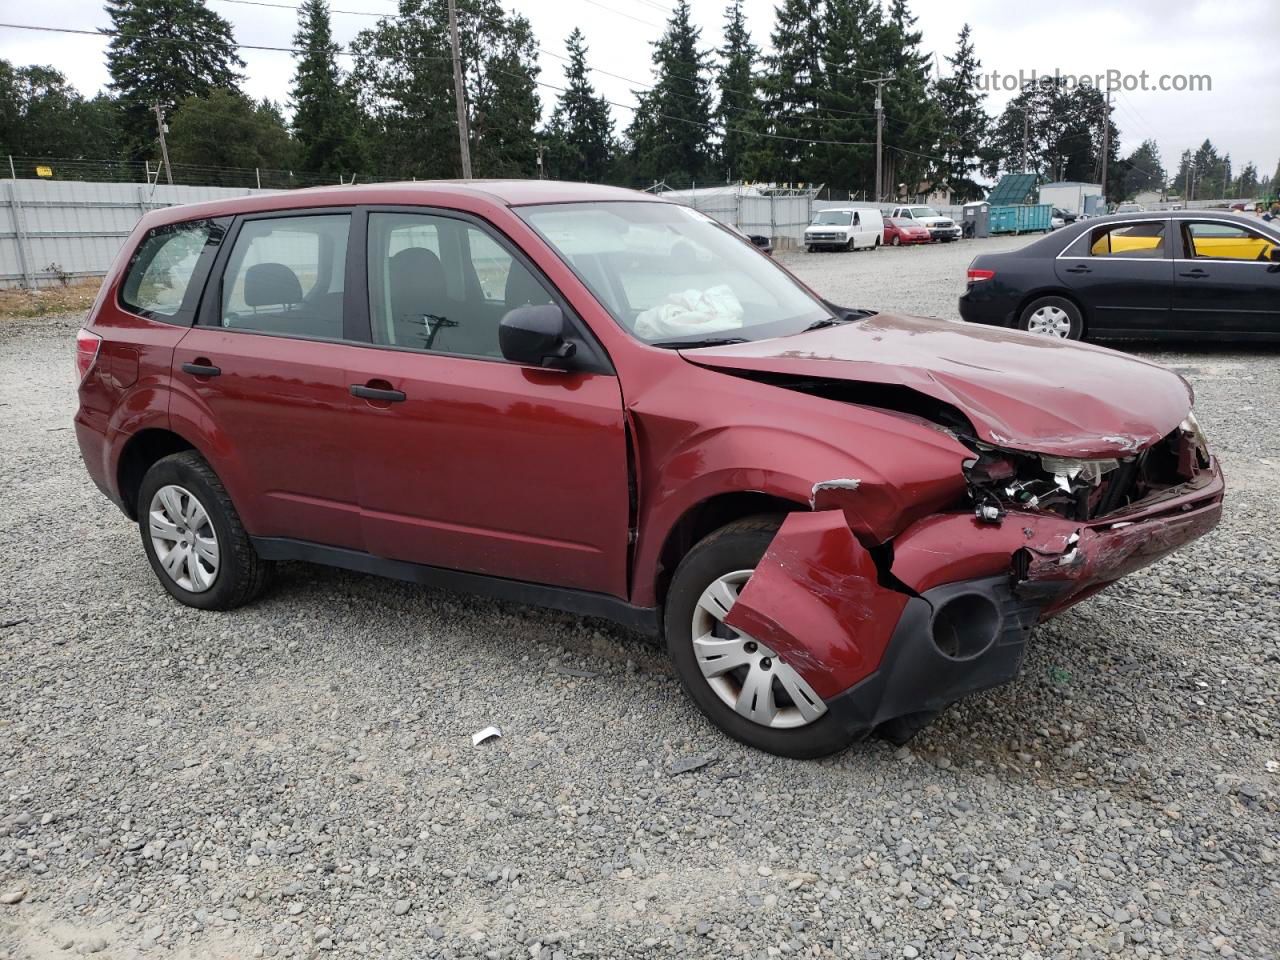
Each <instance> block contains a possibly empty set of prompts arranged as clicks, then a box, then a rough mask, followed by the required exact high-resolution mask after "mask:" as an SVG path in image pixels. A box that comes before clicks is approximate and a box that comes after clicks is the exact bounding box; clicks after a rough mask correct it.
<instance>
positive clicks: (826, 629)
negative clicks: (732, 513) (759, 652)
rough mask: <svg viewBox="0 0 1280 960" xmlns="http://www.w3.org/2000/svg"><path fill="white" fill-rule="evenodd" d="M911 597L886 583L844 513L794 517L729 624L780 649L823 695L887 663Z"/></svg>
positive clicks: (744, 591) (735, 607)
mask: <svg viewBox="0 0 1280 960" xmlns="http://www.w3.org/2000/svg"><path fill="white" fill-rule="evenodd" d="M908 599H909V598H908V597H907V595H906V594H905V593H900V592H898V591H896V590H890V589H887V588H885V587H882V586H881V585H880V584H879V582H878V579H877V572H876V564H875V560H874V559H873V558H872V556H871V554H870V553H869V552H868V551H867V549H866V548H865V547H864V546H863V545H862V544H861V543H859V542H858V538H857V537H856V536H854V533H853V531H852V530H851V529H850V527H849V524H848V522H847V521H846V519H845V515H844V513H843V512H842V511H841V510H838V509H830V510H819V511H816V512H813V513H792V514H788V516H787V518H786V520H784V521H783V523H782V526H781V527H780V528H779V530H778V533H777V535H776V536H775V537H774V538H773V542H772V543H770V544H769V549H768V550H767V551H766V552H765V555H764V557H763V559H761V561H760V563H759V565H758V566H757V567H756V569H755V573H753V574H752V575H751V579H750V580H748V581H747V584H746V586H745V587H743V588H742V592H741V593H740V594H739V595H738V599H737V601H736V602H735V603H734V605H733V608H732V609H731V610H730V611H729V614H728V616H726V617H725V623H726V624H728V625H729V626H731V627H733V628H734V629H735V630H738V631H739V632H741V633H745V634H747V635H748V636H750V637H752V638H754V639H755V640H758V641H760V642H761V643H763V644H765V645H766V646H768V647H769V648H770V649H772V650H773V651H774V652H775V653H776V654H778V656H780V657H782V659H783V660H784V661H786V663H788V664H789V665H790V666H792V667H793V668H794V669H795V670H796V671H797V672H799V674H800V675H801V676H802V677H803V678H804V679H805V681H806V682H807V683H808V684H809V686H810V687H812V688H813V690H814V692H815V693H817V694H818V696H820V697H822V698H823V699H827V698H830V697H833V696H835V695H836V694H837V693H840V692H841V691H843V690H847V689H849V688H850V687H852V686H853V685H854V684H856V683H857V682H858V681H859V680H862V679H863V678H864V677H867V676H868V675H870V674H871V673H872V672H874V671H875V669H876V668H877V667H878V666H879V664H880V660H881V658H882V657H883V656H884V651H885V647H886V645H887V644H888V642H889V638H890V637H891V636H892V635H893V630H894V627H895V626H896V625H897V623H898V620H899V618H900V616H901V615H902V610H903V607H905V606H906V604H907V600H908Z"/></svg>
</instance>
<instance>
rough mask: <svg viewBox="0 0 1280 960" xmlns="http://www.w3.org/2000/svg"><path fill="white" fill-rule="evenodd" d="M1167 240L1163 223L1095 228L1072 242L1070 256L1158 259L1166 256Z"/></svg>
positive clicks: (1127, 224)
mask: <svg viewBox="0 0 1280 960" xmlns="http://www.w3.org/2000/svg"><path fill="white" fill-rule="evenodd" d="M1164 241H1165V223H1164V221H1155V222H1144V223H1126V224H1118V225H1113V226H1104V227H1095V228H1094V229H1092V230H1088V231H1086V232H1085V233H1084V234H1083V235H1082V236H1081V237H1080V239H1079V240H1077V241H1076V242H1075V243H1073V244H1072V245H1071V250H1070V251H1069V252H1068V254H1067V255H1068V256H1074V257H1120V258H1123V259H1125V260H1132V259H1134V258H1139V259H1148V258H1149V259H1152V260H1159V259H1161V258H1162V257H1164V251H1165V242H1164Z"/></svg>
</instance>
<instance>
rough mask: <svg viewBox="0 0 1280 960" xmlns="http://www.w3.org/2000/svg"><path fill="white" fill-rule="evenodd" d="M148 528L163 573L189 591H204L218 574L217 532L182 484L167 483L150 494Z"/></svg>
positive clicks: (202, 509) (203, 509)
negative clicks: (153, 493)
mask: <svg viewBox="0 0 1280 960" xmlns="http://www.w3.org/2000/svg"><path fill="white" fill-rule="evenodd" d="M147 531H148V533H149V534H150V536H151V546H152V547H153V548H154V549H155V552H156V559H157V560H158V561H160V567H161V569H162V570H164V572H165V574H166V575H167V576H168V577H169V579H170V580H172V581H173V582H174V583H176V584H177V585H178V586H180V587H181V588H182V589H183V590H187V591H190V592H191V593H204V592H205V591H206V590H208V589H209V588H210V587H212V586H213V584H214V581H215V580H217V578H218V534H217V532H216V531H214V529H213V523H212V522H211V521H210V520H209V514H208V512H207V511H206V510H205V508H204V506H203V505H202V504H201V503H200V501H199V500H197V499H196V498H195V495H194V494H192V493H191V491H190V490H188V489H186V488H185V487H180V486H178V485H177V484H172V483H171V484H169V485H168V486H164V487H161V488H160V489H159V490H157V491H156V492H155V495H154V496H153V497H152V498H151V506H150V508H149V509H148V510H147Z"/></svg>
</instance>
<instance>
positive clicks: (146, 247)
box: [120, 220, 226, 321]
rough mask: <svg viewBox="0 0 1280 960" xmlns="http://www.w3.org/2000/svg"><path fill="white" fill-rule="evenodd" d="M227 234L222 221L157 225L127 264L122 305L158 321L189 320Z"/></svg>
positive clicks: (122, 287) (121, 288) (121, 290)
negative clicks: (204, 281)
mask: <svg viewBox="0 0 1280 960" xmlns="http://www.w3.org/2000/svg"><path fill="white" fill-rule="evenodd" d="M225 232H226V226H225V223H223V222H220V221H214V220H194V221H191V222H189V223H171V224H166V225H165V226H163V227H156V228H155V229H154V230H152V231H151V232H150V233H148V234H147V235H146V236H145V237H143V239H142V242H141V243H140V244H138V249H137V250H136V251H134V254H133V258H132V259H131V260H130V261H129V267H128V271H127V272H126V274H125V278H124V283H123V284H122V285H121V287H120V303H121V305H122V306H123V307H124V308H125V309H126V310H129V311H131V312H133V313H137V314H141V315H142V316H144V317H149V318H152V319H156V320H170V321H178V320H180V319H181V317H183V316H188V315H189V314H190V313H191V311H192V310H194V308H195V300H196V297H197V296H198V295H199V289H198V288H199V287H200V280H201V279H203V277H204V274H205V271H206V270H207V269H208V264H209V260H210V259H211V258H212V256H213V252H214V251H215V250H216V249H217V246H218V244H219V243H221V241H222V237H223V235H224V234H225Z"/></svg>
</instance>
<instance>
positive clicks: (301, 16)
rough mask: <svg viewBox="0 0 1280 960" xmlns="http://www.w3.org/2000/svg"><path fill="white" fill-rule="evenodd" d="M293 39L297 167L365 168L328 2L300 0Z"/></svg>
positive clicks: (334, 171)
mask: <svg viewBox="0 0 1280 960" xmlns="http://www.w3.org/2000/svg"><path fill="white" fill-rule="evenodd" d="M293 42H294V46H296V47H298V48H299V50H300V51H301V54H300V55H299V58H298V65H297V69H296V70H295V72H294V75H293V90H292V95H293V133H294V137H295V138H296V140H297V143H298V165H299V166H300V167H301V168H302V169H303V170H306V171H308V172H311V173H323V174H327V175H330V176H338V175H344V176H348V177H349V176H351V175H352V174H354V173H356V172H357V171H360V170H368V159H367V156H366V153H365V150H364V143H363V137H362V133H363V126H364V124H363V122H362V118H361V116H360V113H359V111H358V110H357V108H356V103H355V98H354V97H353V95H352V93H351V90H350V89H349V88H348V86H347V85H346V84H345V83H344V82H343V78H342V74H341V72H340V71H339V70H338V57H337V54H338V45H337V44H336V43H334V42H333V31H332V29H331V26H330V21H329V5H328V3H327V2H326V0H303V4H302V6H301V7H300V8H299V13H298V32H297V33H296V34H295V35H294V38H293Z"/></svg>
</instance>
